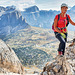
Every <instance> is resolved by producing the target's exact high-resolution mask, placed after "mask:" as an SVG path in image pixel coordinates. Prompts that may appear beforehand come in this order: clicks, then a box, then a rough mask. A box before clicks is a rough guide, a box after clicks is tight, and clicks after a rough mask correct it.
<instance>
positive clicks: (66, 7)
mask: <svg viewBox="0 0 75 75" xmlns="http://www.w3.org/2000/svg"><path fill="white" fill-rule="evenodd" d="M67 9H68V5H67V4H65V3H62V4H61V12H62V13H66V12H67Z"/></svg>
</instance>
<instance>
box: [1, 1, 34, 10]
mask: <svg viewBox="0 0 75 75" xmlns="http://www.w3.org/2000/svg"><path fill="white" fill-rule="evenodd" d="M34 4H35V0H5V1H3V0H0V6H5V7H6V6H11V5H15V6H16V7H17V9H19V10H23V8H26V7H28V6H31V5H34Z"/></svg>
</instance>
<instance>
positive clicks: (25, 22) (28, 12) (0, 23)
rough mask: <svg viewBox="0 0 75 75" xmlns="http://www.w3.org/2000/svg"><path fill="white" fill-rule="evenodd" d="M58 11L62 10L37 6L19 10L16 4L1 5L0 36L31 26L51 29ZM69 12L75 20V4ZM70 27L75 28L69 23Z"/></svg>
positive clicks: (70, 28)
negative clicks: (40, 8)
mask: <svg viewBox="0 0 75 75" xmlns="http://www.w3.org/2000/svg"><path fill="white" fill-rule="evenodd" d="M58 13H60V11H56V10H49V11H47V10H39V8H38V7H37V6H32V7H29V8H25V11H19V10H17V9H16V7H15V6H7V7H2V6H0V38H4V37H5V36H7V35H9V34H11V33H15V32H17V31H18V30H21V29H25V28H28V27H30V26H35V27H41V28H48V29H51V28H52V23H53V20H54V17H55V15H56V14H58ZM67 13H68V14H69V15H70V16H71V18H72V20H73V21H74V20H75V17H74V15H75V6H73V7H72V8H71V9H70V10H68V11H67ZM68 29H69V30H70V31H71V30H75V29H74V26H72V25H69V27H68Z"/></svg>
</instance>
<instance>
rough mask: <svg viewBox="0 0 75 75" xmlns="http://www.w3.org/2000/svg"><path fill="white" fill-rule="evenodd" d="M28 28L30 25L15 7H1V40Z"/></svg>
mask: <svg viewBox="0 0 75 75" xmlns="http://www.w3.org/2000/svg"><path fill="white" fill-rule="evenodd" d="M28 27H30V25H28V23H26V19H25V18H23V17H22V15H21V12H20V11H18V10H16V8H15V7H14V6H8V7H6V8H4V7H0V38H3V37H5V36H6V35H9V34H11V33H15V32H17V31H18V30H21V29H24V28H28Z"/></svg>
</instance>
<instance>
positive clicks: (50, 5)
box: [0, 0, 75, 10]
mask: <svg viewBox="0 0 75 75" xmlns="http://www.w3.org/2000/svg"><path fill="white" fill-rule="evenodd" d="M62 3H67V4H68V6H69V7H72V6H74V5H75V0H5V1H3V0H0V6H5V7H6V6H10V5H15V6H16V7H17V9H19V10H23V8H26V7H30V6H33V5H37V6H38V7H39V9H40V10H50V9H53V10H60V6H61V4H62Z"/></svg>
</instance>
